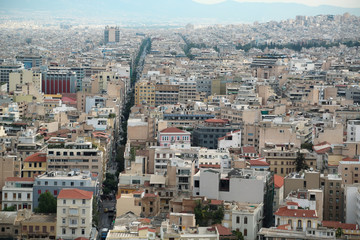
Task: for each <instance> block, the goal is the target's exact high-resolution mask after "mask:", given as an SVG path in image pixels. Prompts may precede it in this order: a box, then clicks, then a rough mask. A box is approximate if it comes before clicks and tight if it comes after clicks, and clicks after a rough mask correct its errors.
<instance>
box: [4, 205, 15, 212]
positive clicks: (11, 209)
mask: <svg viewBox="0 0 360 240" xmlns="http://www.w3.org/2000/svg"><path fill="white" fill-rule="evenodd" d="M3 211H7V212H14V211H16V207H15V206H9V207H6V208H4V209H3Z"/></svg>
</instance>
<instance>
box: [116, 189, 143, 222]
mask: <svg viewBox="0 0 360 240" xmlns="http://www.w3.org/2000/svg"><path fill="white" fill-rule="evenodd" d="M142 195H144V194H143V191H134V192H132V193H128V194H126V193H122V194H121V195H120V196H119V197H117V199H116V216H117V217H118V216H121V215H123V214H125V213H127V212H129V211H131V212H133V213H134V214H136V215H138V216H140V213H141V196H142Z"/></svg>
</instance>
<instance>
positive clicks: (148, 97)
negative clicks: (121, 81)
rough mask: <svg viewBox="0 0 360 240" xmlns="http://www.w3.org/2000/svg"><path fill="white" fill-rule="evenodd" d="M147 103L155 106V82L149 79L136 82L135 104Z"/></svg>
mask: <svg viewBox="0 0 360 240" xmlns="http://www.w3.org/2000/svg"><path fill="white" fill-rule="evenodd" d="M138 104H146V105H148V106H151V107H155V84H154V83H151V82H147V81H141V82H137V83H136V84H135V105H138Z"/></svg>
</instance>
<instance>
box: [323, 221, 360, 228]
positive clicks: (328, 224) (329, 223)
mask: <svg viewBox="0 0 360 240" xmlns="http://www.w3.org/2000/svg"><path fill="white" fill-rule="evenodd" d="M322 225H323V227H328V228H336V229H338V228H341V229H347V230H359V225H357V224H350V223H342V222H336V221H322Z"/></svg>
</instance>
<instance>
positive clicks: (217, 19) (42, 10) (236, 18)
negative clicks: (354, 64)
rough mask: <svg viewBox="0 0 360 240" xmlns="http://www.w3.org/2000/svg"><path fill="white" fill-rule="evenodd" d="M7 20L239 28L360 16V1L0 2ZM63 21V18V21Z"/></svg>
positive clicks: (20, 0) (175, 0) (140, 0)
mask: <svg viewBox="0 0 360 240" xmlns="http://www.w3.org/2000/svg"><path fill="white" fill-rule="evenodd" d="M0 2H1V4H0V5H1V6H0V13H1V15H2V16H3V17H2V18H3V20H5V19H9V18H10V19H12V20H15V21H16V20H21V19H24V20H25V19H26V20H37V21H43V22H48V23H50V22H52V21H62V22H67V23H71V24H78V23H79V22H81V21H82V20H85V21H86V22H88V23H89V24H118V25H120V26H143V25H146V26H149V25H159V24H160V25H174V24H177V25H185V24H187V23H193V24H219V23H220V24H237V23H252V22H255V21H258V22H266V21H271V20H275V21H281V20H286V19H289V18H292V19H294V18H295V17H296V16H297V15H304V16H305V15H306V16H316V15H327V14H330V15H337V14H344V13H346V12H349V13H350V14H352V15H357V16H359V15H360V3H359V2H358V1H353V0H347V1H340V2H339V1H334V0H331V1H324V0H322V1H317V2H316V3H317V4H314V3H312V2H311V1H308V0H305V1H301V0H291V1H284V0H277V1H274V0H256V1H244V0H182V1H179V0H171V1H165V0H157V1H145V0H136V1H128V0H120V1H115V0H107V1H98V0H93V1H84V0H80V1H76V2H72V1H69V0H63V1H57V2H48V1H44V0H38V1H26V0H15V1H0ZM324 4H326V5H324ZM59 18H61V19H59Z"/></svg>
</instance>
